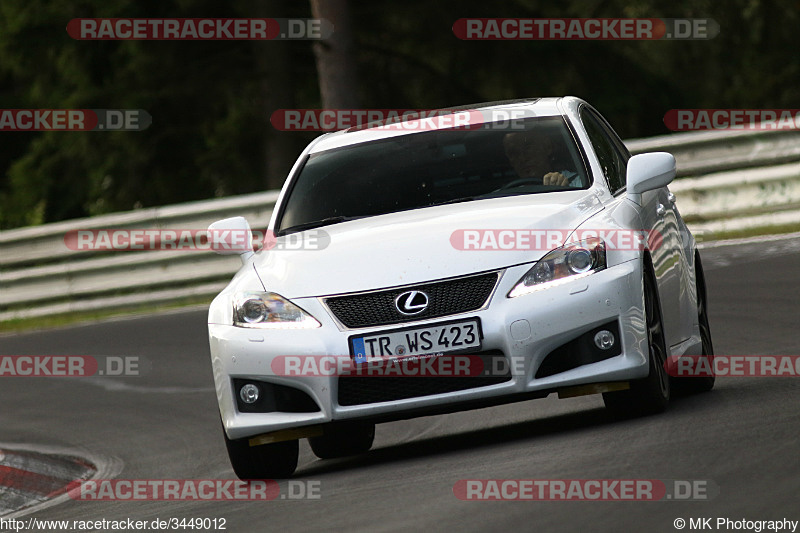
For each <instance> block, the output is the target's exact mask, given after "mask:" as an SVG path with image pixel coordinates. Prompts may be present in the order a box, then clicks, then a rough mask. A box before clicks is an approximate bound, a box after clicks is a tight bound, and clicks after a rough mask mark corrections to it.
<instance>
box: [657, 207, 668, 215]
mask: <svg viewBox="0 0 800 533" xmlns="http://www.w3.org/2000/svg"><path fill="white" fill-rule="evenodd" d="M666 212H667V208H666V207H664V206H663V205H662V204H658V207H656V214H657V215H658V216H660V217H663V216H664V213H666Z"/></svg>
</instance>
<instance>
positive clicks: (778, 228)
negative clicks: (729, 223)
mask: <svg viewBox="0 0 800 533" xmlns="http://www.w3.org/2000/svg"><path fill="white" fill-rule="evenodd" d="M798 231H800V223H794V224H780V225H774V226H763V227H760V228H749V229H742V230H732V231H720V232H714V233H713V234H710V235H708V236H705V237H704V238H703V239H699V238H698V239H697V241H698V242H713V241H722V240H726V239H744V238H748V237H760V236H763V235H782V234H786V233H796V232H798Z"/></svg>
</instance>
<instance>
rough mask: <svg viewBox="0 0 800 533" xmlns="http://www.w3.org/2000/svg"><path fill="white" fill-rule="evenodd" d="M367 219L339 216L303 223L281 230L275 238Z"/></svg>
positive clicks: (361, 216)
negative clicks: (358, 219)
mask: <svg viewBox="0 0 800 533" xmlns="http://www.w3.org/2000/svg"><path fill="white" fill-rule="evenodd" d="M365 217H366V215H360V216H351V217H347V216H344V215H339V216H335V217H328V218H323V219H322V220H312V221H311V222H303V223H302V224H296V225H294V226H289V227H288V228H283V229H281V230H279V231H278V232H277V233H276V234H275V236H276V237H281V236H283V235H286V234H287V233H295V232H298V231H304V230H307V229H314V228H321V227H322V226H330V225H331V224H338V223H339V222H347V221H348V220H356V219H357V218H365Z"/></svg>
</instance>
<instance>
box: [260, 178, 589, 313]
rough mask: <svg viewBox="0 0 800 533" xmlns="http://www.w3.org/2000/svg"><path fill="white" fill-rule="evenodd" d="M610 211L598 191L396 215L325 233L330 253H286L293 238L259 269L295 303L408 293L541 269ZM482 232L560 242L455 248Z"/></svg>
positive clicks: (268, 253)
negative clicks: (534, 234) (495, 273)
mask: <svg viewBox="0 0 800 533" xmlns="http://www.w3.org/2000/svg"><path fill="white" fill-rule="evenodd" d="M602 208H603V206H602V204H601V202H600V200H599V199H598V198H597V196H596V195H595V194H594V192H593V191H592V190H591V189H590V190H580V191H564V192H558V193H547V194H538V195H521V196H512V197H506V198H493V199H487V200H477V201H471V202H463V203H457V204H450V205H443V206H436V207H428V208H423V209H415V210H413V211H403V212H399V213H390V214H386V215H381V216H376V217H369V218H363V219H358V220H352V221H349V222H342V223H339V224H334V225H330V226H325V227H323V228H320V230H322V231H324V232H325V234H327V235H328V236H329V237H330V240H329V242H327V246H325V247H324V248H322V249H317V250H287V249H280V248H281V242H282V240H284V239H286V238H287V237H292V236H291V235H290V236H284V237H281V238H279V239H278V246H276V247H275V248H273V249H270V250H262V251H260V252H259V253H257V254H256V255H255V257H254V261H255V263H254V264H255V268H256V271H257V272H258V274H259V277H260V278H261V281H262V282H263V284H264V287H265V288H266V290H268V291H274V292H277V293H279V294H281V295H282V296H285V297H287V298H302V297H318V296H326V295H331V294H341V293H347V292H358V291H368V290H373V289H379V288H384V287H393V286H398V285H408V284H414V283H420V282H425V281H430V280H436V279H442V278H449V277H455V276H462V275H466V274H471V273H474V272H483V271H487V270H495V269H500V268H504V267H508V266H512V265H519V264H523V263H529V262H533V261H537V260H538V259H540V258H541V257H542V256H543V255H544V254H545V253H547V252H548V251H549V250H550V249H552V248H555V247H558V246H560V245H561V244H563V243H564V240H565V239H566V237H567V236H568V234H569V231H570V230H571V229H574V228H576V227H577V226H578V225H580V224H581V223H582V222H583V221H585V220H586V219H587V218H588V217H590V216H591V215H593V214H594V213H596V212H598V211H600V210H601V209H602ZM476 229H477V230H485V229H494V230H502V229H505V230H509V229H511V230H551V231H550V232H549V233H548V234H546V235H549V236H553V237H549V238H550V239H552V240H550V241H549V242H548V241H547V240H546V239H547V238H548V237H544V238H542V241H541V242H543V243H547V244H544V245H542V246H541V247H540V248H541V249H533V250H532V249H524V250H499V249H495V250H491V251H487V250H462V249H457V247H456V246H454V243H456V244H457V245H458V243H460V242H463V240H462V239H460V238H459V235H460V234H459V233H458V232H459V231H463V230H476ZM320 230H312V231H316V232H319V233H322V232H321V231H320ZM553 230H558V231H553ZM557 237H560V238H558V242H557V244H555V240H556V238H557ZM297 238H298V237H297V235H295V239H297ZM324 241H325V240H324V239H321V240H320V242H324ZM531 242H533V241H531ZM553 244H555V245H554V246H552V245H553Z"/></svg>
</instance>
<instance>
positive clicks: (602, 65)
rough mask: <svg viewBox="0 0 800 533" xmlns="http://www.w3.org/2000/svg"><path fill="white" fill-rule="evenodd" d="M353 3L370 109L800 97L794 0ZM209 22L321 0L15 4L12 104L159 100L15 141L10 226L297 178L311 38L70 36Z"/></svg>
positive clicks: (780, 101)
mask: <svg viewBox="0 0 800 533" xmlns="http://www.w3.org/2000/svg"><path fill="white" fill-rule="evenodd" d="M351 11H352V13H353V17H354V29H355V36H354V37H355V41H356V43H357V61H358V65H359V69H360V79H361V82H362V86H361V89H360V93H361V94H360V95H359V96H360V99H361V102H362V105H363V106H364V107H377V108H392V107H408V108H435V107H446V106H451V105H457V104H466V103H471V102H478V101H487V100H495V99H505V98H517V97H522V96H546V95H562V94H572V95H576V96H581V97H583V98H586V99H587V100H588V101H590V102H592V103H593V104H594V105H595V106H596V107H597V108H598V109H599V110H600V111H601V112H602V113H603V114H605V115H606V116H607V117H608V118H609V120H610V121H611V122H612V124H614V125H615V127H616V128H617V130H618V132H619V133H620V134H621V135H622V136H623V137H628V138H629V137H640V136H647V135H654V134H663V133H667V130H666V128H665V127H664V125H663V122H662V118H663V116H664V113H665V112H666V111H667V110H669V109H673V108H705V107H720V108H725V107H744V108H769V107H787V108H794V107H797V104H796V101H797V96H798V87H800V66H799V65H800V63H798V62H797V60H796V57H795V56H796V55H797V50H800V42H799V41H800V32H798V31H797V29H796V28H797V27H798V21H799V20H798V19H800V11H799V10H798V7H797V4H796V2H795V1H794V0H772V1H767V0H727V1H725V2H720V1H717V0H674V1H670V2H666V1H664V0H636V1H635V2H634V1H633V0H563V1H558V2H557V1H555V0H552V1H545V0H497V1H495V2H485V1H480V2H479V1H477V0H447V1H437V2H431V1H430V0H426V1H422V0H406V1H404V2H388V1H367V0H351ZM201 16H202V17H248V16H272V17H308V16H310V8H309V5H308V2H305V1H301V0H273V1H270V2H263V1H259V0H235V1H233V2H228V3H220V2H214V1H211V0H161V1H157V0H144V1H139V2H136V1H134V0H103V1H99V0H98V1H90V0H77V1H76V0H49V1H48V0H3V1H2V2H0V108H3V109H9V108H41V109H62V108H95V109H97V108H115V109H117V108H129V109H136V108H141V109H145V110H147V111H148V112H149V113H150V115H152V117H153V124H152V125H151V126H150V128H149V129H147V130H145V131H143V132H90V133H74V132H44V133H0V228H9V227H16V226H22V225H31V224H40V223H44V222H52V221H57V220H63V219H68V218H74V217H81V216H90V215H95V214H101V213H108V212H113V211H122V210H129V209H135V208H137V207H144V206H154V205H163V204H169V203H177V202H182V201H189V200H196V199H203V198H212V197H217V196H224V195H229V194H239V193H246V192H253V191H258V190H264V189H265V188H276V187H278V186H280V181H281V179H280V176H284V175H285V173H286V172H287V171H288V169H289V167H290V165H291V163H292V161H293V160H294V158H295V157H296V156H297V154H298V153H299V152H300V150H301V149H302V147H303V146H304V144H305V143H306V142H308V140H309V139H310V138H312V137H313V136H312V135H309V134H303V133H291V132H286V133H282V132H276V131H275V130H274V129H272V127H271V126H270V125H269V122H268V121H269V115H270V113H271V112H272V111H273V110H274V109H277V108H281V107H283V108H291V107H298V108H313V107H319V105H320V100H319V91H318V89H317V78H316V73H315V68H314V57H313V53H312V47H311V43H310V42H308V41H297V42H290V43H287V42H281V43H279V42H271V43H270V42H268V43H252V42H246V41H243V42H235V41H232V42H221V41H216V42H163V41H75V40H73V39H71V38H70V37H69V36H68V35H67V33H66V30H65V27H66V24H67V22H68V21H69V20H70V19H72V18H79V17H201ZM481 16H485V17H710V18H713V19H715V20H716V21H717V22H718V23H719V24H720V28H721V31H720V35H719V36H718V37H716V38H715V39H713V40H700V41H629V42H619V41H607V42H599V41H593V42H590V41H578V42H574V41H573V42H563V41H461V40H459V39H457V38H456V37H455V36H454V35H453V32H452V25H453V22H454V21H455V20H456V19H458V18H461V17H481ZM278 89H284V90H283V91H281V90H278ZM287 93H288V96H286V94H287ZM270 146H272V147H273V149H271V150H269V151H268V150H267V148H268V147H270ZM276 146H277V147H279V148H280V149H279V150H275V149H274V147H276ZM267 153H269V154H271V157H272V158H273V159H271V160H268V159H267V155H266V154H267Z"/></svg>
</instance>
